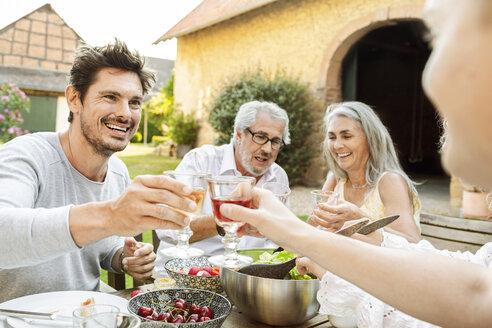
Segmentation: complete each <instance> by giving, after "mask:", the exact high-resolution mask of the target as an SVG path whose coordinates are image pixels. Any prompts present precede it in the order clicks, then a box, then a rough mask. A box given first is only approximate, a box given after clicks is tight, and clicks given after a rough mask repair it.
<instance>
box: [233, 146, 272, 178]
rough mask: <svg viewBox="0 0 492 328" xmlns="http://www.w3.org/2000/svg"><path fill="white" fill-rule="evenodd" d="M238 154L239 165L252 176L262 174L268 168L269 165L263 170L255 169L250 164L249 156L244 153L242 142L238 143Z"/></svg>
mask: <svg viewBox="0 0 492 328" xmlns="http://www.w3.org/2000/svg"><path fill="white" fill-rule="evenodd" d="M239 155H240V156H241V165H242V166H243V167H244V169H245V170H246V172H248V173H249V174H251V175H252V176H254V177H259V176H262V175H263V174H265V172H266V171H268V169H269V168H270V166H267V167H266V168H265V169H263V170H258V169H255V167H254V166H253V165H252V164H251V156H248V154H246V152H245V151H244V148H243V143H242V142H241V143H240V144H239ZM267 156H268V155H267ZM270 156H271V155H270Z"/></svg>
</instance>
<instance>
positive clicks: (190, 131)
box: [168, 111, 199, 158]
mask: <svg viewBox="0 0 492 328" xmlns="http://www.w3.org/2000/svg"><path fill="white" fill-rule="evenodd" d="M170 123H171V124H170V126H169V131H168V135H169V136H170V138H171V140H172V141H174V142H175V143H176V144H177V145H178V149H177V157H178V158H183V156H184V155H185V154H186V153H187V152H188V151H189V150H190V149H191V148H192V147H193V145H194V143H195V141H196V138H197V136H198V129H199V125H198V122H197V121H196V120H195V119H194V118H193V113H190V114H184V113H183V112H182V111H176V112H175V114H174V115H173V118H172V119H171V120H170Z"/></svg>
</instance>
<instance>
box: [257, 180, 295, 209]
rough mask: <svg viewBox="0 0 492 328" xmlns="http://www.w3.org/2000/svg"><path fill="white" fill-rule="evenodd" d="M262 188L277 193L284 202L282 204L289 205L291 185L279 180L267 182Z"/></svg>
mask: <svg viewBox="0 0 492 328" xmlns="http://www.w3.org/2000/svg"><path fill="white" fill-rule="evenodd" d="M262 188H263V189H267V190H270V191H271V192H272V193H273V194H274V195H275V197H277V198H278V199H279V200H280V201H281V202H282V204H284V205H285V206H287V203H288V201H289V195H290V188H289V186H287V185H284V184H283V183H278V182H267V183H265V184H264V185H263V186H262Z"/></svg>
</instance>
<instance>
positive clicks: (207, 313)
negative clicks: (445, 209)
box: [199, 306, 214, 318]
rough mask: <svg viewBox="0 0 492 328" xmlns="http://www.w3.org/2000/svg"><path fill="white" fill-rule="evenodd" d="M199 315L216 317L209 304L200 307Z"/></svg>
mask: <svg viewBox="0 0 492 328" xmlns="http://www.w3.org/2000/svg"><path fill="white" fill-rule="evenodd" d="M199 315H200V317H209V318H213V317H214V311H212V309H211V308H210V307H208V306H203V307H202V308H201V309H200V313H199Z"/></svg>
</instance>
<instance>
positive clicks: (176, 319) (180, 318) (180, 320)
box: [171, 314, 185, 323]
mask: <svg viewBox="0 0 492 328" xmlns="http://www.w3.org/2000/svg"><path fill="white" fill-rule="evenodd" d="M184 322H185V320H184V318H183V316H182V315H181V314H178V315H177V316H175V317H174V318H173V319H172V320H171V323H184Z"/></svg>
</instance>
